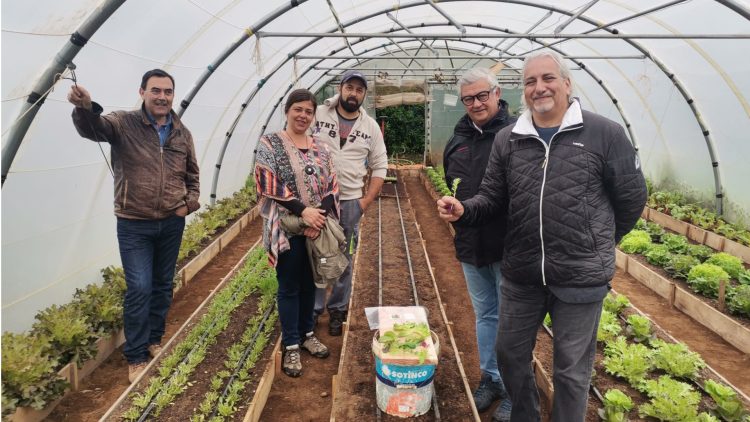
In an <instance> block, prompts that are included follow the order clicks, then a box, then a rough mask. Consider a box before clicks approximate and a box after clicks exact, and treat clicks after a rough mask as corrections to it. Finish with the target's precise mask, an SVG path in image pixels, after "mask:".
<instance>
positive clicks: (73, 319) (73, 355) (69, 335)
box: [32, 303, 98, 367]
mask: <svg viewBox="0 0 750 422" xmlns="http://www.w3.org/2000/svg"><path fill="white" fill-rule="evenodd" d="M34 318H36V320H37V322H35V323H34V326H33V328H32V334H34V335H37V336H44V337H47V338H49V339H50V345H51V347H52V350H53V352H52V353H54V354H55V355H57V356H60V366H62V365H65V364H66V363H68V362H71V361H75V362H76V363H77V364H78V366H79V367H80V366H81V365H83V362H85V361H87V360H89V359H91V358H93V357H95V356H96V353H97V351H98V350H97V348H96V343H95V342H96V340H97V336H96V335H95V334H94V332H93V331H92V329H91V325H89V323H88V320H87V318H86V315H84V314H83V312H82V311H81V309H80V308H79V307H77V306H75V304H74V303H68V304H66V305H62V306H58V305H52V306H50V307H49V308H46V309H43V310H41V311H39V313H37V314H36V316H35V317H34Z"/></svg>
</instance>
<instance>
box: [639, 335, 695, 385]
mask: <svg viewBox="0 0 750 422" xmlns="http://www.w3.org/2000/svg"><path fill="white" fill-rule="evenodd" d="M651 345H652V346H654V348H655V351H656V352H655V353H654V366H655V367H657V368H659V369H662V370H664V371H666V372H667V373H668V374H670V375H672V376H674V377H677V378H688V379H696V378H697V377H698V371H700V370H701V369H702V368H705V367H706V362H704V361H703V359H701V356H700V355H699V354H698V353H695V352H693V351H691V350H690V349H688V347H687V346H685V345H684V344H683V343H667V342H665V341H663V340H655V341H654V342H652V343H651Z"/></svg>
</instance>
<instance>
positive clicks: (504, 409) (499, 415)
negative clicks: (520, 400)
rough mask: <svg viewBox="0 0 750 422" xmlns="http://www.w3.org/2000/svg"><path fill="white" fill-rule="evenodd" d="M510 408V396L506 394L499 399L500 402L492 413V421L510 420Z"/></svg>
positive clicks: (503, 421)
mask: <svg viewBox="0 0 750 422" xmlns="http://www.w3.org/2000/svg"><path fill="white" fill-rule="evenodd" d="M512 408H513V406H512V404H511V402H510V397H508V396H507V395H506V396H505V397H503V398H502V399H500V404H499V405H498V406H497V407H496V408H495V411H494V412H493V413H492V422H510V411H511V409H512Z"/></svg>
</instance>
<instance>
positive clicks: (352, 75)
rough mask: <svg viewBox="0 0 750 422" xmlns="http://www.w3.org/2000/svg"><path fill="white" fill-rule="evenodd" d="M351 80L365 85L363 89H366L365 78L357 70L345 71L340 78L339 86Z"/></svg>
mask: <svg viewBox="0 0 750 422" xmlns="http://www.w3.org/2000/svg"><path fill="white" fill-rule="evenodd" d="M352 79H359V80H360V81H362V83H363V84H364V85H365V89H367V78H365V75H363V74H362V72H360V71H359V70H347V71H346V72H344V75H343V76H341V84H342V85H343V84H345V83H347V82H349V81H351V80H352Z"/></svg>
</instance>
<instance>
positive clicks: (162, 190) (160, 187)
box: [156, 146, 164, 214]
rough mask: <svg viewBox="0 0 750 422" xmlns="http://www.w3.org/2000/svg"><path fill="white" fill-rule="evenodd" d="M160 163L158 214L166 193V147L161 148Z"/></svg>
mask: <svg viewBox="0 0 750 422" xmlns="http://www.w3.org/2000/svg"><path fill="white" fill-rule="evenodd" d="M159 163H160V165H161V183H160V184H159V196H158V197H157V199H158V202H157V203H156V207H157V214H158V211H161V197H162V194H163V193H164V147H163V146H159Z"/></svg>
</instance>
